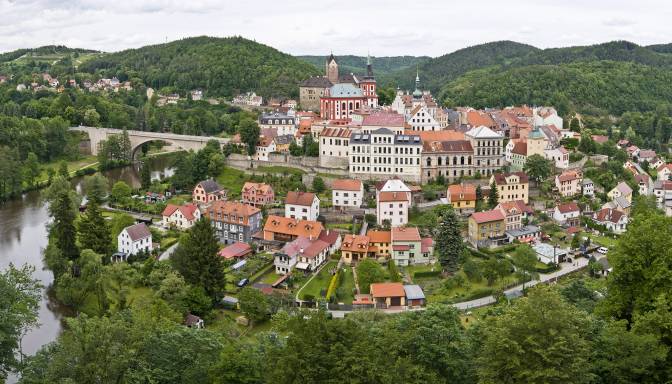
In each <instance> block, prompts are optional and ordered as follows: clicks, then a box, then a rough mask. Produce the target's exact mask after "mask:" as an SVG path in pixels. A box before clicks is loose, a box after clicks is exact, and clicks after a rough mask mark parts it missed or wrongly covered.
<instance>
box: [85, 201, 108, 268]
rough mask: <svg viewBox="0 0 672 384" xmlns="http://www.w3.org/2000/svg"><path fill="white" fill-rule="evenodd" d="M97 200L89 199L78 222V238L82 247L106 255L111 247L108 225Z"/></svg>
mask: <svg viewBox="0 0 672 384" xmlns="http://www.w3.org/2000/svg"><path fill="white" fill-rule="evenodd" d="M98 204H99V203H98V202H97V201H95V200H94V201H90V202H89V204H88V205H87V207H86V213H85V214H83V215H82V216H81V218H80V220H79V223H78V234H77V235H78V239H79V245H80V247H81V248H82V249H91V250H93V251H94V252H96V253H98V254H101V255H108V254H110V253H111V251H112V249H111V247H110V245H111V244H112V238H111V237H110V227H109V225H108V223H107V221H106V220H105V218H104V217H103V215H102V213H101V212H100V206H99V205H98Z"/></svg>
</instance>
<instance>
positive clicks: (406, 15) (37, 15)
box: [0, 0, 672, 56]
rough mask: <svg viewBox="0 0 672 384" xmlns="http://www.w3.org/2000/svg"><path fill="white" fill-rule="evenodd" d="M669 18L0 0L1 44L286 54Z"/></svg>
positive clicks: (611, 8)
mask: <svg viewBox="0 0 672 384" xmlns="http://www.w3.org/2000/svg"><path fill="white" fill-rule="evenodd" d="M670 20H672V2H670V1H668V0H658V1H654V0H637V1H632V0H536V1H532V0H525V1H523V0H508V1H502V0H471V1H452V0H416V1H409V0H387V1H378V0H358V1H356V0H319V1H318V0H313V1H298V0H284V1H278V0H256V1H239V0H237V1H232V0H152V1H145V0H112V1H110V0H0V52H5V51H9V50H13V49H17V48H27V47H36V46H41V45H46V44H65V45H68V46H71V47H81V48H92V49H98V50H103V51H118V50H122V49H125V48H136V47H140V46H143V45H147V44H156V43H162V42H165V41H166V40H168V41H170V40H176V39H180V38H184V37H189V36H199V35H209V36H231V35H241V36H243V37H246V38H249V39H254V40H256V41H258V42H262V43H264V44H268V45H271V46H273V47H275V48H278V49H280V50H281V51H284V52H288V53H291V54H318V55H323V54H327V53H328V52H329V51H332V50H333V52H334V53H335V54H337V55H338V54H346V53H348V54H359V55H365V54H366V53H367V51H370V52H371V55H373V56H388V55H403V54H408V55H428V56H439V55H442V54H445V53H448V52H452V51H454V50H457V49H460V48H463V47H466V46H469V45H474V44H479V43H484V42H489V41H495V40H514V41H518V42H524V43H528V44H532V45H535V46H537V47H540V48H547V47H560V46H570V45H585V44H593V43H600V42H605V41H610V40H629V41H632V42H635V43H638V44H642V45H645V44H655V43H663V42H672V23H671V22H670Z"/></svg>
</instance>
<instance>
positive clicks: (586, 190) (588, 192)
mask: <svg viewBox="0 0 672 384" xmlns="http://www.w3.org/2000/svg"><path fill="white" fill-rule="evenodd" d="M581 192H582V193H583V196H588V197H592V196H595V184H593V181H592V180H590V179H583V180H581Z"/></svg>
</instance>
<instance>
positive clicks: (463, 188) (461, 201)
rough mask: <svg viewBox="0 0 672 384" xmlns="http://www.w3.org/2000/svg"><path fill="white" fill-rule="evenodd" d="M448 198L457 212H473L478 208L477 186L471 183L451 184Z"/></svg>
mask: <svg viewBox="0 0 672 384" xmlns="http://www.w3.org/2000/svg"><path fill="white" fill-rule="evenodd" d="M446 199H447V200H448V203H449V204H450V205H452V206H453V209H455V210H456V211H457V212H460V213H462V212H473V211H474V210H475V209H476V187H475V186H473V185H469V184H467V185H465V184H456V185H450V186H448V191H447V192H446Z"/></svg>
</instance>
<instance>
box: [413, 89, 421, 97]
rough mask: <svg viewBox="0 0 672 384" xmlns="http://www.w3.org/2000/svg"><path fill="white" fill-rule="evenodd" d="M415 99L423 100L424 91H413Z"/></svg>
mask: <svg viewBox="0 0 672 384" xmlns="http://www.w3.org/2000/svg"><path fill="white" fill-rule="evenodd" d="M413 97H414V98H416V99H419V98H421V97H422V91H421V90H419V89H416V90H415V91H413Z"/></svg>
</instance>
